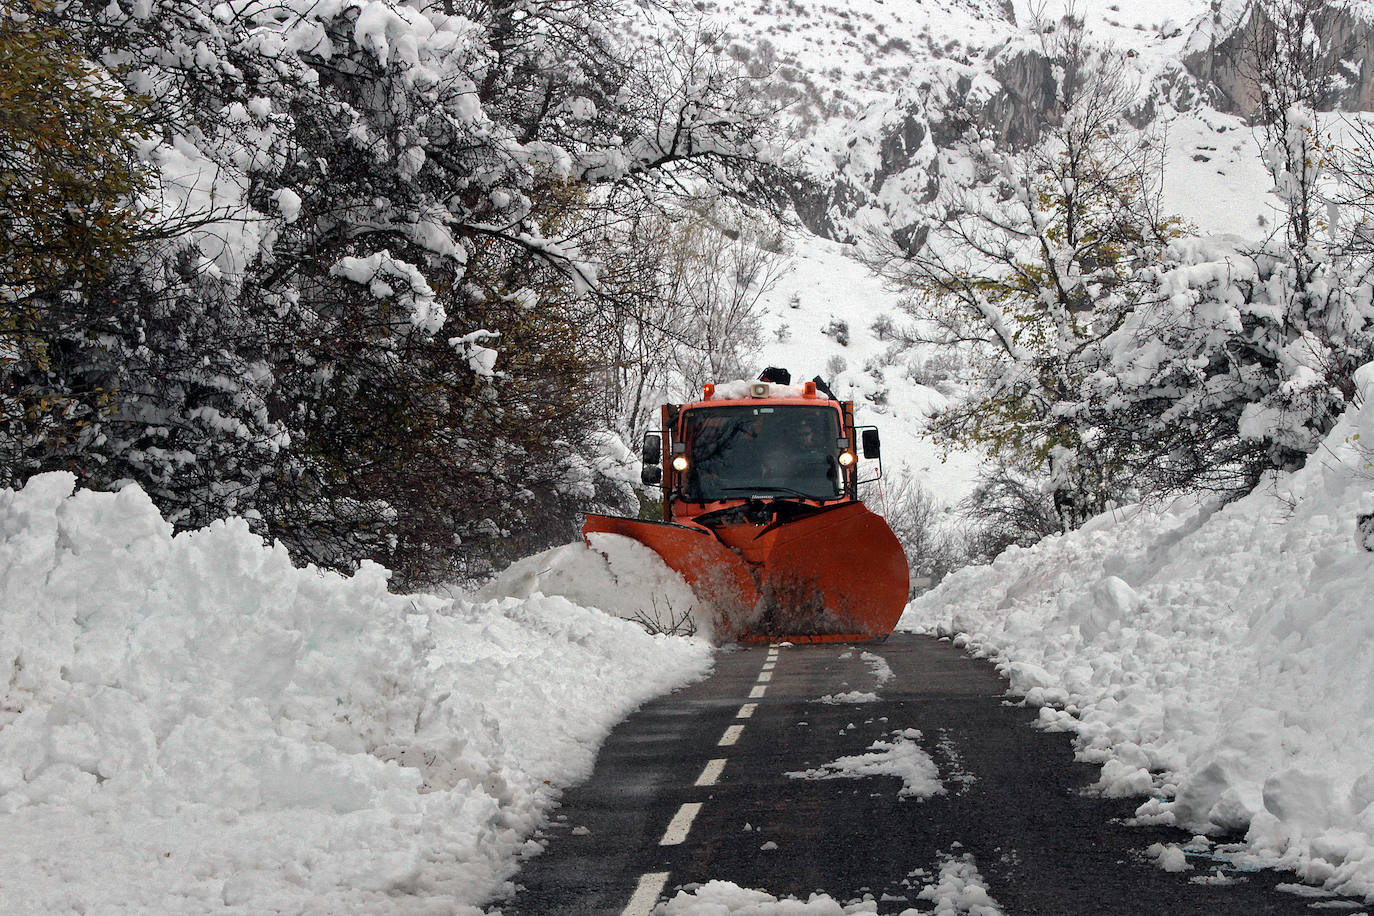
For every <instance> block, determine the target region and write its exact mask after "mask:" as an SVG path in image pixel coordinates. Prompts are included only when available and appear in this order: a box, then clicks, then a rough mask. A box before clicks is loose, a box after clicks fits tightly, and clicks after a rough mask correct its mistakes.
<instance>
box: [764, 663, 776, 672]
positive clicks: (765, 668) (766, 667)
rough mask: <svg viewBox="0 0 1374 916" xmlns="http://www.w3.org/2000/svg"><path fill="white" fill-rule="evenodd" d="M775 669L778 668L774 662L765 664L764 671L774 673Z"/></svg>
mask: <svg viewBox="0 0 1374 916" xmlns="http://www.w3.org/2000/svg"><path fill="white" fill-rule="evenodd" d="M774 667H776V666H775V665H774V664H773V663H772V662H764V665H763V670H764V671H772V670H773V668H774Z"/></svg>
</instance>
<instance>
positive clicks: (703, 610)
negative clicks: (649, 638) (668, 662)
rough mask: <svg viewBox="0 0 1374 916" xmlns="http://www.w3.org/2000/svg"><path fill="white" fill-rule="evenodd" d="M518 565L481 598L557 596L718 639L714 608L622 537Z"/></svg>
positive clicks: (596, 538) (594, 538)
mask: <svg viewBox="0 0 1374 916" xmlns="http://www.w3.org/2000/svg"><path fill="white" fill-rule="evenodd" d="M589 540H590V546H588V545H587V544H585V543H583V542H581V541H578V542H577V543H575V544H566V545H564V546H562V547H554V548H552V549H550V550H546V551H544V552H543V553H537V554H535V555H534V556H531V557H526V558H525V559H523V560H517V561H516V562H514V563H512V564H511V565H510V566H509V567H507V568H506V570H505V572H503V573H501V575H499V576H497V577H496V578H495V579H494V580H492V581H491V582H490V583H488V584H487V585H486V586H484V587H483V588H482V590H481V591H479V592H478V593H477V595H478V597H479V598H487V599H491V598H530V597H533V596H535V595H549V596H552V595H558V596H560V597H563V598H567V599H568V600H569V601H571V602H573V603H574V604H580V605H583V606H585V607H595V608H597V609H598V610H601V611H605V612H606V613H607V614H611V615H613V616H616V617H620V618H622V619H624V620H637V621H641V620H642V621H644V622H645V623H647V624H649V625H651V626H654V627H657V628H661V629H664V630H665V631H666V630H671V629H672V624H673V622H674V621H686V625H687V627H688V628H692V627H694V628H695V632H696V634H697V635H699V636H703V637H705V638H707V639H713V638H714V634H715V627H714V617H713V613H712V610H711V608H710V607H708V606H704V605H702V604H701V603H700V602H698V601H697V598H696V595H695V594H694V593H693V592H692V589H691V587H690V586H689V585H688V584H687V583H686V582H685V581H684V580H683V578H682V577H681V576H679V575H678V574H677V573H675V572H673V571H672V570H671V569H669V568H668V566H667V565H666V564H665V563H664V562H663V560H662V558H660V557H659V555H658V554H656V553H655V552H654V551H653V550H651V549H650V548H648V547H645V546H644V545H643V544H641V543H639V542H638V541H636V540H634V539H633V538H627V537H623V536H621V535H618V534H593V535H591V536H590V537H589Z"/></svg>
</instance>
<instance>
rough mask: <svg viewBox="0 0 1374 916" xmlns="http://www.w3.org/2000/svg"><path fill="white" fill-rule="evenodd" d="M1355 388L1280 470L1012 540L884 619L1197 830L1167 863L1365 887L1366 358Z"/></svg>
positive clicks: (1373, 688) (1111, 784)
mask: <svg viewBox="0 0 1374 916" xmlns="http://www.w3.org/2000/svg"><path fill="white" fill-rule="evenodd" d="M1361 382H1362V386H1363V391H1364V398H1365V404H1366V406H1365V407H1364V408H1362V409H1360V410H1356V411H1352V412H1351V413H1350V414H1349V415H1347V417H1346V418H1345V419H1344V420H1343V421H1342V422H1341V423H1340V425H1339V426H1337V428H1336V429H1335V430H1333V431H1332V433H1331V435H1330V437H1329V438H1328V439H1327V442H1326V444H1325V447H1324V448H1323V449H1322V450H1321V451H1320V452H1319V453H1318V454H1317V455H1316V456H1314V457H1313V459H1312V460H1311V461H1310V462H1309V464H1308V466H1307V467H1306V468H1304V469H1303V470H1302V471H1300V472H1298V473H1297V474H1294V475H1292V476H1287V477H1278V478H1275V479H1274V480H1272V481H1271V482H1270V483H1269V484H1268V485H1267V486H1265V487H1263V488H1262V489H1261V490H1260V491H1257V492H1255V493H1254V494H1252V495H1250V496H1249V497H1246V498H1245V499H1243V500H1241V501H1239V502H1237V503H1234V504H1232V505H1230V506H1227V507H1225V508H1221V509H1218V508H1217V507H1216V506H1212V505H1200V504H1198V503H1195V502H1192V501H1186V500H1181V501H1179V502H1177V503H1174V504H1171V505H1164V506H1153V507H1139V506H1135V507H1130V508H1127V509H1123V510H1120V511H1119V512H1116V513H1112V514H1109V515H1105V516H1102V517H1100V518H1098V519H1096V520H1094V521H1093V522H1091V523H1089V524H1088V525H1087V526H1085V527H1084V528H1082V529H1081V530H1078V531H1075V532H1072V533H1070V534H1068V535H1065V536H1062V537H1052V538H1049V539H1047V540H1045V541H1043V542H1041V543H1040V544H1037V545H1036V546H1035V547H1033V548H1031V549H1029V550H1021V549H1017V548H1012V549H1010V550H1008V551H1007V552H1006V553H1004V554H1003V555H1002V556H1000V557H999V558H998V559H997V561H996V562H995V563H993V564H992V565H990V566H985V567H976V568H969V569H965V570H963V571H961V572H958V573H956V574H954V575H952V576H951V577H950V578H949V579H947V580H946V581H945V582H944V583H942V585H941V586H940V587H938V588H937V589H935V590H933V591H932V592H930V593H928V594H926V595H923V596H922V597H921V598H919V599H918V600H917V601H915V602H914V603H913V604H912V605H911V607H910V608H909V609H908V611H907V613H906V616H905V617H903V619H902V623H901V624H900V626H901V627H902V628H906V629H913V630H917V631H929V632H935V633H942V634H960V635H959V636H958V638H957V641H958V642H959V643H961V644H966V645H968V646H969V648H970V649H971V650H974V651H976V652H978V653H979V654H982V655H986V656H989V657H991V658H992V659H994V660H995V661H996V662H997V665H998V667H999V669H1000V670H1002V672H1003V673H1004V674H1005V675H1007V676H1008V677H1009V678H1010V679H1011V687H1012V690H1013V691H1014V692H1015V693H1017V694H1023V695H1025V697H1026V700H1027V702H1029V703H1033V704H1036V705H1042V704H1043V708H1042V710H1041V722H1042V724H1043V725H1044V726H1045V727H1047V728H1054V729H1063V730H1068V731H1073V732H1075V733H1076V734H1077V736H1078V743H1079V747H1080V751H1079V753H1080V756H1082V757H1083V758H1084V759H1087V760H1091V761H1094V762H1100V763H1102V764H1103V770H1102V778H1101V781H1100V783H1099V785H1100V788H1101V789H1102V791H1103V792H1105V793H1107V794H1109V795H1149V796H1150V798H1149V799H1147V800H1145V801H1144V802H1143V803H1142V805H1141V807H1140V809H1139V812H1138V816H1139V817H1140V818H1141V820H1142V821H1145V822H1163V823H1173V824H1177V825H1178V826H1179V827H1181V828H1183V829H1185V830H1189V831H1191V832H1193V833H1195V834H1205V835H1209V836H1210V837H1211V839H1207V838H1206V837H1202V838H1199V839H1197V840H1195V841H1194V842H1193V843H1191V844H1189V845H1188V846H1187V847H1185V849H1184V852H1185V853H1186V856H1187V857H1186V861H1185V857H1184V856H1181V855H1178V854H1177V852H1175V853H1172V854H1170V855H1168V856H1166V858H1165V859H1164V860H1162V861H1165V862H1172V864H1173V866H1174V867H1179V868H1193V869H1195V870H1196V871H1198V873H1199V874H1205V873H1206V872H1207V871H1208V868H1209V866H1211V865H1213V864H1222V865H1226V866H1227V867H1234V866H1235V865H1236V864H1245V863H1263V864H1266V865H1280V866H1284V867H1288V868H1293V869H1296V871H1297V873H1298V875H1299V876H1301V877H1302V878H1303V879H1304V880H1307V881H1310V882H1315V883H1325V884H1326V886H1327V887H1328V888H1329V889H1331V890H1340V891H1342V892H1344V893H1351V894H1363V895H1367V896H1369V897H1370V898H1371V899H1374V769H1371V768H1370V766H1371V761H1374V705H1371V697H1374V618H1371V616H1370V614H1369V608H1370V598H1369V589H1370V583H1371V582H1374V553H1371V552H1369V549H1370V548H1371V547H1374V543H1371V542H1370V540H1369V537H1368V535H1367V534H1366V535H1360V534H1359V533H1358V532H1357V530H1356V518H1357V515H1360V514H1367V513H1369V512H1371V511H1374V452H1371V450H1370V448H1369V446H1368V445H1367V444H1366V443H1369V442H1371V441H1374V401H1372V400H1371V399H1374V367H1371V366H1366V367H1365V369H1364V370H1363V373H1362V376H1361ZM1242 837H1243V842H1238V840H1240V839H1241V838H1242ZM1214 843H1217V844H1221V845H1219V846H1214V845H1213V844H1214Z"/></svg>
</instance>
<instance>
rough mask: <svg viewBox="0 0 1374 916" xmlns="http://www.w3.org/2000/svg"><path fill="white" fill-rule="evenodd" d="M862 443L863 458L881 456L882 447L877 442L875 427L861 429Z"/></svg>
mask: <svg viewBox="0 0 1374 916" xmlns="http://www.w3.org/2000/svg"><path fill="white" fill-rule="evenodd" d="M863 445H864V457H865V458H879V457H882V447H881V446H880V445H879V444H878V431H877V430H876V429H866V430H864V431H863Z"/></svg>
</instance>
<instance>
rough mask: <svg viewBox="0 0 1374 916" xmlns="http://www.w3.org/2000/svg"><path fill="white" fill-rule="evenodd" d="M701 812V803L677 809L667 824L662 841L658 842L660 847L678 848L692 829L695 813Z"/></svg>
mask: <svg viewBox="0 0 1374 916" xmlns="http://www.w3.org/2000/svg"><path fill="white" fill-rule="evenodd" d="M700 810H701V802H687V803H686V804H685V805H683V806H682V807H681V808H678V809H677V814H674V815H673V819H672V820H671V821H669V822H668V829H667V830H665V831H663V839H661V840H659V841H658V845H660V846H678V845H681V843H682V841H683V840H685V839H687V834H688V832H689V831H691V829H692V821H693V820H695V819H696V816H697V812H699V811H700Z"/></svg>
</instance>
